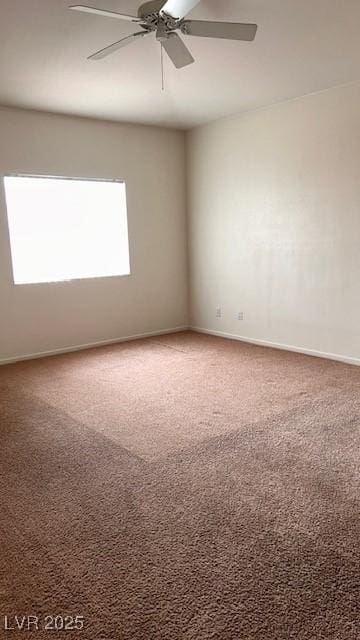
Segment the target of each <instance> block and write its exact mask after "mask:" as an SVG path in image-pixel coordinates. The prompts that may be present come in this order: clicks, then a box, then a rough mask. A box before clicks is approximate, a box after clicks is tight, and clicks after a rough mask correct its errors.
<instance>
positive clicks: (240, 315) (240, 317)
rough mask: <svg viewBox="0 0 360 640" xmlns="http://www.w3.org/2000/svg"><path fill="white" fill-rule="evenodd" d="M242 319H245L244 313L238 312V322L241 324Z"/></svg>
mask: <svg viewBox="0 0 360 640" xmlns="http://www.w3.org/2000/svg"><path fill="white" fill-rule="evenodd" d="M244 319H245V316H244V312H243V311H239V313H238V320H240V322H243V321H244Z"/></svg>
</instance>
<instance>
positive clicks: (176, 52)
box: [158, 33, 195, 69]
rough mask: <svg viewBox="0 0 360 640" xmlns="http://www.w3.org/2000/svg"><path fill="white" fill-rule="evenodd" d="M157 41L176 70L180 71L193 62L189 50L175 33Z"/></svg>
mask: <svg viewBox="0 0 360 640" xmlns="http://www.w3.org/2000/svg"><path fill="white" fill-rule="evenodd" d="M158 39H159V40H160V42H161V44H162V46H163V47H164V49H165V51H166V53H167V54H168V56H169V58H170V60H171V61H172V62H173V63H174V65H175V67H176V68H177V69H182V67H186V66H187V65H188V64H192V63H193V62H195V60H194V58H193V57H192V55H191V53H190V51H189V49H188V48H187V47H186V46H185V44H184V43H183V41H182V40H181V38H179V36H178V35H177V33H169V34H168V36H167V37H165V38H158Z"/></svg>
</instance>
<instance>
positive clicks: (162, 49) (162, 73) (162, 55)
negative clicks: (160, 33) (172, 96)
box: [161, 43, 165, 91]
mask: <svg viewBox="0 0 360 640" xmlns="http://www.w3.org/2000/svg"><path fill="white" fill-rule="evenodd" d="M161 89H162V91H165V81H164V47H163V44H162V43H161Z"/></svg>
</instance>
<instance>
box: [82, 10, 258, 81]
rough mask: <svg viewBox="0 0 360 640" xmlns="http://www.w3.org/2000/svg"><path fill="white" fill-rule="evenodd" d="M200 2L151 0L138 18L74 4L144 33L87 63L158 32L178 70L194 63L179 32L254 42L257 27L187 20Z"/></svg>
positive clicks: (97, 55) (157, 37) (98, 52)
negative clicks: (125, 22)
mask: <svg viewBox="0 0 360 640" xmlns="http://www.w3.org/2000/svg"><path fill="white" fill-rule="evenodd" d="M199 2H200V0H152V1H151V2H145V4H142V5H141V7H139V10H138V15H137V16H131V15H128V14H124V13H117V12H116V11H107V10H106V9H96V8H94V7H88V6H86V5H81V4H77V5H73V6H71V7H69V9H72V10H73V11H82V12H85V13H93V14H95V15H98V16H105V17H108V18H117V19H119V20H127V21H128V22H133V23H134V24H137V25H138V26H139V27H140V28H141V29H142V31H137V32H136V33H133V34H132V35H130V36H127V37H126V38H122V39H121V40H119V41H118V42H114V43H113V44H111V45H109V46H108V47H105V48H104V49H100V51H97V52H96V53H93V54H92V55H91V56H89V58H88V60H101V59H102V58H105V57H106V56H109V55H110V54H112V53H114V52H115V51H118V49H121V48H122V47H126V46H127V45H129V44H131V43H132V42H136V41H137V40H141V39H142V38H144V37H145V36H148V35H150V34H151V33H153V32H155V33H156V39H157V40H158V42H160V44H161V45H162V46H163V48H164V49H165V51H166V53H167V54H168V56H169V58H170V59H171V60H172V62H173V63H174V65H175V67H176V68H177V69H181V68H182V67H186V66H187V65H189V64H192V63H193V62H194V58H193V57H192V55H191V53H190V51H189V49H188V48H187V47H186V46H185V44H184V42H183V40H182V39H181V38H180V37H179V35H178V34H177V33H176V31H178V30H179V31H181V32H182V33H183V34H184V35H186V36H200V37H201V38H223V39H226V40H245V41H248V42H250V41H252V40H254V38H255V35H256V31H257V25H256V24H243V23H238V22H209V21H205V20H185V16H186V15H187V14H188V13H189V12H190V11H191V10H192V9H193V8H194V7H195V6H196V5H197V4H199Z"/></svg>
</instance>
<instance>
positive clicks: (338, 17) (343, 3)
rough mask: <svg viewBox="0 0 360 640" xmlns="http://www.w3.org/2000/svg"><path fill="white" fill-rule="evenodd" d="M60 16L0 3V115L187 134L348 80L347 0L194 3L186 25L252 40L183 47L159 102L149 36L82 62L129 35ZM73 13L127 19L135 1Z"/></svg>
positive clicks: (358, 46)
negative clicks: (224, 23) (210, 23)
mask: <svg viewBox="0 0 360 640" xmlns="http://www.w3.org/2000/svg"><path fill="white" fill-rule="evenodd" d="M68 4H74V2H71V1H70V0H69V1H67V0H0V104H3V105H14V106H19V107H27V108H34V109H40V110H47V111H54V112H57V113H69V114H76V115H83V116H91V117H97V118H104V119H109V120H121V121H128V122H142V123H147V124H161V125H166V126H175V127H181V128H190V127H193V126H196V125H199V124H202V123H205V122H208V121H211V120H214V119H217V118H220V117H223V116H227V115H231V114H235V113H238V112H240V111H244V110H249V109H254V108H258V107H262V106H266V105H269V104H272V103H274V102H280V101H282V100H286V99H289V98H294V97H296V96H300V95H304V94H307V93H312V92H315V91H319V90H322V89H326V88H329V87H332V86H335V85H339V84H344V83H349V82H353V81H358V80H360V38H359V29H360V2H359V0H221V1H220V0H202V1H201V2H200V4H199V5H198V6H197V7H196V9H194V11H193V12H192V13H191V16H192V17H194V18H204V19H215V20H228V21H241V22H256V23H257V24H258V25H259V29H258V34H257V37H256V40H255V42H253V43H243V42H227V41H224V40H210V39H209V40H208V39H201V38H194V37H189V36H184V39H186V42H187V45H188V46H189V48H190V49H191V51H192V53H193V55H194V57H195V59H196V62H195V64H193V65H192V66H189V67H186V68H184V69H182V70H176V69H175V68H174V67H173V66H172V64H171V63H170V61H169V60H168V59H167V58H166V60H165V65H166V66H165V73H166V90H165V91H164V92H162V91H161V74H160V47H159V45H158V44H157V43H156V41H155V39H154V36H151V37H149V38H144V39H142V40H141V41H140V42H137V43H136V44H134V45H131V46H129V47H128V48H127V49H122V50H120V51H119V52H117V53H116V54H114V55H113V56H111V57H109V58H107V59H104V60H102V61H98V62H88V61H87V60H86V57H87V56H88V55H89V54H91V53H93V52H94V51H96V50H97V49H100V48H102V47H104V46H106V45H108V44H111V43H112V42H114V41H116V40H119V39H120V38H121V37H122V36H126V35H128V34H130V33H132V32H133V31H134V25H132V24H131V23H126V22H120V21H118V20H112V19H109V18H100V17H95V16H93V15H90V14H81V13H77V12H72V11H69V10H68V9H67V5H68ZM84 4H89V5H92V6H97V7H101V8H104V9H110V10H115V11H116V10H117V11H123V12H125V13H126V12H127V13H135V14H136V13H137V8H138V6H139V4H141V0H140V2H138V1H137V0H87V2H84ZM135 30H136V27H135Z"/></svg>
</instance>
